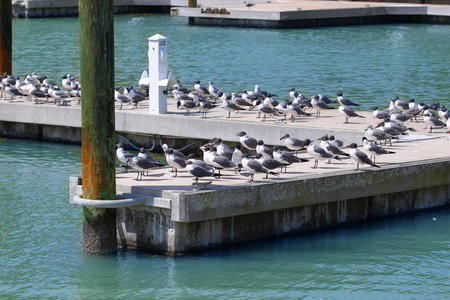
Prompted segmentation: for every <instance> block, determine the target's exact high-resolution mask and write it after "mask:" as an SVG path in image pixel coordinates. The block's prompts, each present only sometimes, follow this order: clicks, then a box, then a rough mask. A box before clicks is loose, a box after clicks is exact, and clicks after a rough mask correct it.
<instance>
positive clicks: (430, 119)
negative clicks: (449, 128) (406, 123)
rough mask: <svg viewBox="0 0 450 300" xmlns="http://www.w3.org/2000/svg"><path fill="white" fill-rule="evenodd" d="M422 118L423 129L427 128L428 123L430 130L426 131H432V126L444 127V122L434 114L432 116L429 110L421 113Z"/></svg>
mask: <svg viewBox="0 0 450 300" xmlns="http://www.w3.org/2000/svg"><path fill="white" fill-rule="evenodd" d="M423 120H424V122H425V128H424V129H427V126H428V124H430V131H428V132H429V133H431V132H432V131H433V126H434V127H444V126H445V123H444V122H442V121H441V120H439V119H438V118H436V117H435V116H432V115H431V113H430V112H429V111H427V112H424V113H423Z"/></svg>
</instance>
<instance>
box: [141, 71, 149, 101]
mask: <svg viewBox="0 0 450 300" xmlns="http://www.w3.org/2000/svg"><path fill="white" fill-rule="evenodd" d="M149 80H150V78H149V77H148V73H147V71H146V70H144V71H143V72H142V75H141V78H140V79H139V83H138V85H139V87H140V88H141V89H142V90H144V91H145V93H146V95H147V96H148V92H149V91H150V87H149Z"/></svg>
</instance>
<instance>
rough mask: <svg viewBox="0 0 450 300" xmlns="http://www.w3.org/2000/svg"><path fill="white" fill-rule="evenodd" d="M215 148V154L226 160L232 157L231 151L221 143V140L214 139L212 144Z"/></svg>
mask: <svg viewBox="0 0 450 300" xmlns="http://www.w3.org/2000/svg"><path fill="white" fill-rule="evenodd" d="M213 144H214V145H215V146H216V148H217V154H219V155H222V156H225V157H226V158H228V159H231V158H232V157H233V152H234V151H233V150H232V149H231V148H230V147H228V146H227V145H226V144H224V143H223V140H222V139H221V138H217V139H215V141H214V143H213Z"/></svg>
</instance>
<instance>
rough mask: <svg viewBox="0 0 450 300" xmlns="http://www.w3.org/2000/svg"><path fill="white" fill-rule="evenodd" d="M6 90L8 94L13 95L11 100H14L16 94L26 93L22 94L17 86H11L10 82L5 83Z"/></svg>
mask: <svg viewBox="0 0 450 300" xmlns="http://www.w3.org/2000/svg"><path fill="white" fill-rule="evenodd" d="M4 90H5V93H6V94H8V95H9V96H11V99H10V101H11V102H12V101H13V100H14V97H15V96H24V94H22V93H21V92H20V91H19V90H18V89H17V88H16V87H15V86H11V85H9V84H7V85H5V87H4Z"/></svg>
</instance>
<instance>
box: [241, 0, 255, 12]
mask: <svg viewBox="0 0 450 300" xmlns="http://www.w3.org/2000/svg"><path fill="white" fill-rule="evenodd" d="M244 5H245V6H246V7H247V10H249V9H250V7H252V6H254V5H255V4H253V3H250V2H247V1H244Z"/></svg>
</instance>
